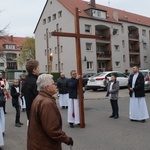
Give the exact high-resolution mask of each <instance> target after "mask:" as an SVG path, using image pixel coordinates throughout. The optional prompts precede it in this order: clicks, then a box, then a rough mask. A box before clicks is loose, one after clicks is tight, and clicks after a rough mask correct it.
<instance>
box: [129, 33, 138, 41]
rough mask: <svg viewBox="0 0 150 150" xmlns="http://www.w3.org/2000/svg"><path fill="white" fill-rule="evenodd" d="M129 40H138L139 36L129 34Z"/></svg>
mask: <svg viewBox="0 0 150 150" xmlns="http://www.w3.org/2000/svg"><path fill="white" fill-rule="evenodd" d="M129 39H130V40H136V41H137V40H139V35H138V34H129Z"/></svg>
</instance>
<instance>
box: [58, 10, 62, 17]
mask: <svg viewBox="0 0 150 150" xmlns="http://www.w3.org/2000/svg"><path fill="white" fill-rule="evenodd" d="M60 17H62V10H61V11H59V12H58V18H60Z"/></svg>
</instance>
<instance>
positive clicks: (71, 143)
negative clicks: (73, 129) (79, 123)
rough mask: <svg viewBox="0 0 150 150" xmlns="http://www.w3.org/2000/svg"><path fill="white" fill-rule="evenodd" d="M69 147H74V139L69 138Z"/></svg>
mask: <svg viewBox="0 0 150 150" xmlns="http://www.w3.org/2000/svg"><path fill="white" fill-rule="evenodd" d="M67 145H71V146H73V140H72V138H71V137H70V138H69V142H68V144H67Z"/></svg>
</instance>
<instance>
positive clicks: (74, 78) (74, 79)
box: [67, 70, 81, 128]
mask: <svg viewBox="0 0 150 150" xmlns="http://www.w3.org/2000/svg"><path fill="white" fill-rule="evenodd" d="M70 74H71V78H70V79H68V81H67V86H68V90H69V100H68V122H69V124H70V127H71V128H74V124H80V115H79V100H78V79H79V78H81V76H80V75H77V73H76V71H75V70H72V71H71V73H70Z"/></svg>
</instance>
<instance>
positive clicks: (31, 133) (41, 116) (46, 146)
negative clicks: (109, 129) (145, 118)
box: [27, 74, 73, 150]
mask: <svg viewBox="0 0 150 150" xmlns="http://www.w3.org/2000/svg"><path fill="white" fill-rule="evenodd" d="M37 88H38V91H39V94H38V95H37V97H36V98H35V99H34V101H33V103H32V107H31V112H30V121H29V128H28V139H27V150H61V149H62V148H61V143H62V142H63V143H65V144H67V145H73V140H72V138H71V137H68V136H67V135H66V134H65V133H64V132H63V131H62V119H61V115H60V112H59V110H58V108H57V105H56V100H55V98H54V97H53V95H54V94H56V93H57V89H56V86H55V84H54V81H53V79H52V75H50V74H42V75H40V76H39V77H38V79H37Z"/></svg>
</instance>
